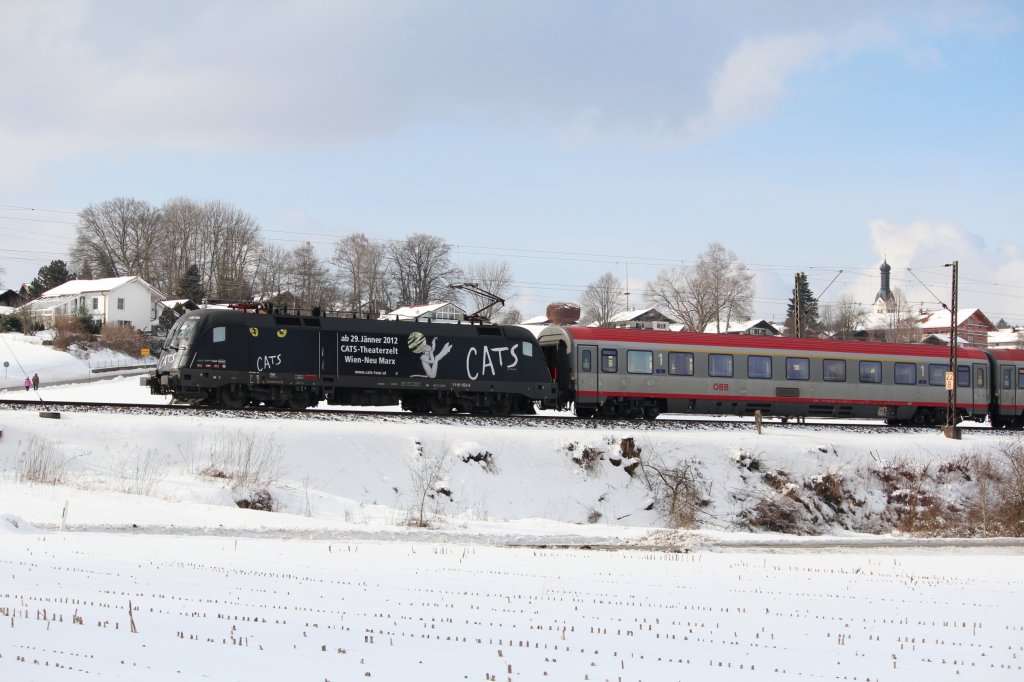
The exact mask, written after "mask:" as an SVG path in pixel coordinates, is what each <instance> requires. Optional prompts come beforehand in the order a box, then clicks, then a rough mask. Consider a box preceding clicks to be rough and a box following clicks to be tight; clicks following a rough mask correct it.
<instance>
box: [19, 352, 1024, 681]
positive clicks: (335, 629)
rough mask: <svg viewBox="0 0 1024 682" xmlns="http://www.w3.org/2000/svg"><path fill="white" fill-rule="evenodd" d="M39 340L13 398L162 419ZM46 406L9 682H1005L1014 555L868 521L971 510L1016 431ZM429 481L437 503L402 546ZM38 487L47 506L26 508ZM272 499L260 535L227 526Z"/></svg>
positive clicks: (1018, 573) (125, 380) (30, 437)
mask: <svg viewBox="0 0 1024 682" xmlns="http://www.w3.org/2000/svg"><path fill="white" fill-rule="evenodd" d="M41 341H42V339H41V338H40V337H24V336H21V335H20V334H2V335H0V349H2V351H0V354H2V355H3V357H5V358H17V361H18V362H17V369H19V370H20V369H21V368H25V369H32V370H34V369H38V370H39V372H40V374H41V375H42V377H43V384H42V386H41V387H40V389H39V391H38V394H35V393H32V394H29V395H31V396H33V397H32V398H30V399H31V400H35V396H36V395H38V397H41V398H44V399H45V400H47V401H62V400H75V401H117V402H120V403H147V402H163V401H166V400H167V398H166V397H154V396H152V395H150V394H149V392H148V390H147V389H146V388H144V387H142V386H140V385H139V381H138V377H137V376H120V377H111V375H110V374H104V375H100V376H101V378H100V380H98V381H93V382H88V383H87V382H86V381H85V379H86V378H87V377H88V369H87V367H86V366H85V364H84V363H82V362H80V361H78V360H77V359H75V358H74V357H72V356H71V355H69V354H67V353H61V352H58V351H55V350H53V348H52V347H51V346H44V345H42V343H41ZM10 369H11V374H12V377H11V378H12V379H14V378H15V377H14V376H13V375H14V374H16V370H15V364H14V363H12V367H11V368H10ZM19 378H20V377H19ZM61 380H64V381H70V382H71V383H68V384H58V383H57V382H58V381H61ZM12 384H14V386H13V389H11V388H8V387H10V386H11V385H12ZM0 387H2V388H3V389H5V390H3V392H2V394H0V395H2V397H3V399H5V400H8V399H24V396H25V395H26V392H24V391H22V390H21V389H20V388H18V387H17V384H16V382H15V381H11V382H9V383H0ZM46 407H47V408H48V412H47V413H49V414H52V412H49V410H53V409H59V412H58V414H59V415H60V418H59V419H44V418H40V414H38V413H37V409H39V408H36V407H31V408H29V409H26V410H18V409H17V408H15V407H13V406H11V405H3V406H2V407H0V426H2V429H3V438H0V566H2V568H3V591H2V593H0V610H2V624H0V625H2V632H3V635H2V636H0V679H3V680H5V681H8V680H11V681H18V682H20V681H22V680H33V681H35V680H62V681H66V680H79V679H81V680H86V679H93V680H94V679H97V678H102V679H125V680H138V679H140V678H143V677H144V678H145V679H147V680H165V679H185V680H193V679H211V680H222V679H223V680H240V679H301V680H313V679H315V680H321V679H330V680H339V679H362V678H364V677H370V678H371V679H372V680H409V679H416V680H444V681H446V682H447V681H449V680H453V679H454V680H460V679H468V680H486V679H494V680H506V679H524V680H542V679H552V680H584V679H591V680H606V679H608V680H619V679H621V680H623V681H626V680H628V681H631V682H633V681H637V680H648V681H649V680H680V679H686V680H689V679H701V680H743V681H747V680H749V681H756V680H763V679H767V680H773V681H778V680H807V679H835V678H841V677H846V678H847V679H850V680H853V679H856V680H865V679H872V680H894V679H898V680H929V681H932V680H951V681H952V680H964V679H967V680H977V679H984V680H986V681H988V680H993V681H996V680H998V681H1003V680H1005V681H1007V682H1009V681H1011V680H1012V681H1014V682H1016V681H1018V680H1020V679H1021V669H1022V665H1024V661H1022V660H1021V659H1022V656H1021V649H1022V641H1021V617H1020V614H1021V608H1022V605H1024V577H1022V576H1024V571H1022V564H1024V553H1022V549H1021V548H1022V543H1021V539H1020V538H988V539H985V538H956V537H953V538H935V537H917V536H913V535H910V534H904V533H896V532H893V531H892V529H891V526H889V525H888V523H889V520H888V519H885V518H884V514H883V512H889V513H891V512H892V510H893V508H899V506H900V505H901V501H903V502H906V501H907V500H910V502H908V503H907V504H913V501H914V500H922V499H931V500H941V504H947V505H950V506H951V507H959V508H961V509H963V508H965V507H966V506H967V505H971V506H973V505H974V504H977V503H978V498H977V495H978V494H979V491H978V487H977V483H976V481H977V480H979V477H972V476H970V475H969V474H970V473H972V467H974V466H975V465H974V464H973V463H972V462H974V461H977V459H976V458H986V457H988V458H994V461H995V462H996V463H997V462H998V461H1000V457H1001V453H1002V452H1005V451H1006V449H1007V448H1012V447H1014V444H1015V443H1016V447H1018V448H1019V447H1020V440H1019V436H1014V435H1012V434H1011V433H1009V432H1005V431H1000V432H992V431H991V430H989V429H981V428H978V429H965V431H964V438H963V440H951V439H948V438H943V437H942V436H941V435H939V434H938V433H937V432H936V431H935V430H924V431H916V432H912V433H908V432H906V431H904V430H892V431H884V432H880V433H879V432H876V433H871V434H868V435H865V434H864V433H860V432H850V431H837V430H819V429H817V428H815V427H814V426H811V425H807V426H791V427H789V428H782V427H779V426H778V425H777V424H773V423H768V424H766V426H765V429H764V433H763V434H760V435H759V434H757V433H756V432H755V431H754V429H753V425H748V426H749V428H746V429H737V428H731V429H714V428H707V427H706V426H702V427H700V428H693V429H666V428H658V429H650V428H646V427H645V426H644V425H643V424H642V423H640V422H637V423H635V424H631V425H629V426H628V427H624V426H623V424H621V423H618V424H617V423H613V422H602V423H596V424H595V423H587V424H583V423H580V422H578V421H577V420H570V419H564V420H555V423H554V424H552V423H551V422H545V423H543V424H540V423H538V424H536V425H531V426H526V425H520V426H515V427H509V426H508V425H507V424H491V425H488V424H487V423H486V421H484V422H479V421H478V422H477V423H474V424H464V423H461V424H460V423H455V422H444V421H441V422H439V421H438V420H437V419H424V420H410V419H401V420H398V419H394V418H392V417H389V416H370V415H352V414H348V415H347V416H346V415H343V416H337V415H335V417H334V418H332V419H327V418H326V417H325V418H323V419H305V418H304V419H296V418H294V416H295V415H290V414H287V413H285V414H280V413H277V414H275V413H268V412H260V413H258V414H257V415H254V416H255V417H256V418H244V417H243V416H241V415H235V416H225V415H223V414H216V413H210V412H208V411H204V412H202V413H195V414H191V413H190V414H159V415H157V414H148V415H141V414H134V415H133V414H127V413H125V412H123V411H122V412H119V413H117V414H113V413H109V412H83V411H80V410H73V409H70V408H66V407H59V408H58V407H57V406H54V405H52V404H49V405H47V406H46ZM321 416H324V415H321ZM661 425H662V427H664V426H665V424H664V423H663V420H662V423H661ZM153 434H159V437H158V438H154V437H153ZM624 437H635V444H636V446H637V447H638V448H640V449H641V450H642V457H644V458H646V460H647V461H648V462H657V461H662V462H664V463H666V464H667V465H669V466H671V465H673V464H675V463H678V462H683V461H685V462H691V463H692V464H693V466H694V469H695V470H696V471H697V472H699V474H700V475H701V476H702V477H703V480H705V481H706V482H708V483H709V484H710V485H709V486H708V487H707V488H706V491H707V493H706V494H707V498H708V504H707V505H706V506H703V507H702V515H701V523H700V527H699V528H697V529H695V530H690V531H676V530H669V529H666V528H665V519H664V516H663V515H662V514H660V513H659V512H658V511H657V510H651V509H650V507H651V501H652V496H651V493H650V491H649V490H648V489H647V487H646V486H645V485H643V483H642V481H641V477H639V476H637V477H631V476H630V475H629V474H628V473H627V472H626V471H625V467H624V466H623V464H624V463H623V462H621V461H619V460H617V459H616V458H615V457H614V455H615V454H616V453H617V451H618V444H619V443H620V441H621V439H622V438H624ZM584 448H590V449H592V450H600V451H601V452H602V453H604V454H603V456H602V458H601V459H599V460H596V461H595V462H594V466H593V467H590V468H584V467H582V466H580V465H579V464H577V463H576V462H574V460H573V459H572V458H573V456H574V455H578V454H579V453H580V452H582V450H583V449H584ZM420 453H422V454H420ZM481 453H490V454H491V455H492V457H491V459H490V460H483V461H476V460H474V459H472V458H471V457H469V456H470V455H479V454H481ZM438 456H444V457H446V458H447V464H446V465H445V466H443V467H441V471H442V475H443V479H442V481H441V482H442V483H443V487H444V488H445V489H447V490H448V491H449V493H450V494H449V495H443V494H440V493H437V494H435V496H434V498H433V499H432V500H431V501H430V502H429V503H428V505H429V506H428V507H427V514H426V518H427V520H428V521H429V522H430V527H429V528H427V529H423V528H414V527H410V526H409V525H406V523H405V522H404V521H405V519H406V518H407V514H408V513H410V512H413V513H415V509H416V501H417V499H422V498H419V497H418V491H422V490H423V488H422V487H420V486H418V484H417V482H416V481H417V475H416V473H417V472H418V471H421V469H419V468H418V467H419V466H420V465H419V464H418V463H419V462H421V461H424V460H425V459H426V458H433V457H438ZM30 461H31V462H39V463H44V462H45V463H49V464H51V465H52V467H51V469H50V470H51V471H54V472H56V471H61V472H62V475H61V482H60V483H58V484H53V485H51V484H44V483H33V482H26V481H23V480H20V479H19V472H22V471H25V463H26V462H30ZM243 461H247V462H252V463H254V465H253V466H251V467H250V468H249V469H248V471H250V473H251V475H250V476H249V477H250V478H251V479H253V480H254V482H253V483H252V484H249V485H247V484H243V483H241V482H240V481H239V480H238V478H239V477H238V475H237V473H238V472H239V471H241V470H242V466H243V465H242V464H241V463H242V462H243ZM488 461H489V464H488V463H487V462H488ZM263 462H266V466H260V463H263ZM755 462H756V465H755ZM894 471H902V472H908V473H909V475H910V476H911V477H913V478H912V480H910V481H909V482H908V483H907V484H906V485H907V487H899V488H897V489H896V490H893V489H892V488H895V487H896V486H898V485H901V483H902V481H903V480H905V479H904V478H903V477H901V476H894V475H893V472H894ZM211 472H224V474H225V476H220V475H216V474H215V473H211ZM768 474H774V476H775V478H770V477H769V476H768ZM823 476H830V477H832V478H831V480H832V481H833V484H834V482H835V481H841V482H842V485H841V490H842V493H841V496H842V498H843V500H844V503H843V505H842V507H843V509H844V510H845V513H844V515H843V518H845V520H846V521H845V522H846V524H847V525H846V527H843V526H842V525H841V524H840V523H837V522H835V521H831V522H830V520H829V519H830V518H833V519H835V518H836V517H829V509H830V508H829V507H828V506H827V504H826V503H825V502H823V500H828V499H832V500H833V502H831V504H835V501H834V498H830V497H829V495H830V494H833V495H834V494H835V493H834V488H833V487H826V488H825V490H824V492H821V490H822V486H821V483H822V480H823ZM780 479H781V480H788V481H789V482H788V483H786V484H785V486H784V487H782V489H781V490H779V489H778V488H773V487H772V485H773V482H774V485H775V486H780ZM428 480H429V479H428ZM264 486H265V488H266V490H267V491H268V492H269V493H270V494H271V497H272V499H273V500H274V503H275V505H276V506H275V511H273V512H267V511H256V510H251V509H241V508H239V507H238V506H237V504H236V500H238V499H245V498H247V497H248V496H249V495H251V493H252V490H253V489H254V488H260V487H264ZM972 486H974V487H972ZM441 487H442V486H441V485H436V486H433V488H434V489H435V490H437V489H439V488H441ZM791 497H795V498H797V499H799V500H800V501H801V502H800V503H799V504H798V503H797V502H796V501H795V500H793V499H791ZM779 499H782V500H788V501H789V503H790V505H791V507H790V509H791V510H795V511H791V513H792V514H793V516H794V517H796V518H797V519H798V521H797V523H800V524H803V523H807V524H808V526H807V527H805V529H806V530H808V532H817V533H822V534H821V535H817V536H813V537H809V536H797V535H784V534H780V533H769V532H750V531H748V530H746V527H747V526H746V525H745V524H744V523H743V521H742V520H741V517H740V515H739V514H740V512H741V510H744V509H747V510H749V509H751V508H756V507H759V506H760V505H761V504H763V503H765V502H767V501H769V500H779ZM989 499H992V498H989ZM936 504H940V503H939V502H936ZM800 505H806V514H804V512H803V511H801V510H803V509H804V507H803V506H800ZM810 517H813V518H815V519H817V521H816V522H814V523H813V524H812V523H811V522H810V521H809V520H808V519H809V518H810ZM925 518H928V517H925ZM933 518H934V517H933ZM944 518H946V517H944V516H942V515H941V513H940V514H939V517H938V521H943V520H944ZM946 523H949V522H948V521H947V522H946ZM947 527H948V526H947ZM588 547H589V548H590V549H588ZM129 602H131V608H132V611H131V614H132V616H131V618H129V615H128V614H129ZM968 624H969V625H968ZM133 625H134V626H135V630H136V631H134V632H133V630H132V626H133ZM741 666H742V668H741ZM981 671H984V672H981Z"/></svg>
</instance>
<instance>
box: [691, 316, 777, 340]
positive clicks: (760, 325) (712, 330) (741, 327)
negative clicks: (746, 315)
mask: <svg viewBox="0 0 1024 682" xmlns="http://www.w3.org/2000/svg"><path fill="white" fill-rule="evenodd" d="M704 333H705V334H750V335H751V336H779V335H781V333H782V332H781V331H780V330H779V328H778V327H776V326H775V325H774V324H772V323H771V322H769V321H768V320H765V319H763V318H761V319H756V320H743V321H742V322H737V321H732V322H730V323H729V326H728V327H726V328H723V329H721V331H719V326H718V325H717V324H716V323H714V322H712V323H711V324H709V325H708V326H707V327H705V328H704Z"/></svg>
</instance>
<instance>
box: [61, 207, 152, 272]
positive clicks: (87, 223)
mask: <svg viewBox="0 0 1024 682" xmlns="http://www.w3.org/2000/svg"><path fill="white" fill-rule="evenodd" d="M162 236H163V235H162V233H161V222H160V211H158V210H157V209H155V208H153V207H152V206H150V205H149V204H147V203H146V202H144V201H139V200H137V199H128V198H126V197H118V198H117V199H111V200H110V201H105V202H103V203H101V204H95V205H90V206H87V207H86V208H84V209H83V210H82V212H81V213H79V214H78V227H77V234H76V236H75V243H74V245H73V246H72V247H71V258H72V263H74V264H75V266H76V268H75V269H77V270H79V271H83V270H89V271H91V272H93V273H94V274H95V275H98V276H100V277H123V276H125V275H138V276H140V277H142V278H143V279H145V280H146V281H156V280H157V277H156V275H157V266H156V262H157V254H158V253H159V246H160V244H161V242H162Z"/></svg>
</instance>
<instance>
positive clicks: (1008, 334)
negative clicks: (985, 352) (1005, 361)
mask: <svg viewBox="0 0 1024 682" xmlns="http://www.w3.org/2000/svg"><path fill="white" fill-rule="evenodd" d="M988 347H989V348H1012V349H1024V327H1007V328H1006V329H997V330H995V331H994V332H989V333H988Z"/></svg>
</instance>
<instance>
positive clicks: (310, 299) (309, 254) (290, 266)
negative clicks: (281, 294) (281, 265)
mask: <svg viewBox="0 0 1024 682" xmlns="http://www.w3.org/2000/svg"><path fill="white" fill-rule="evenodd" d="M284 284H285V287H286V288H287V289H288V291H290V292H291V294H292V296H294V297H295V305H296V306H298V307H299V308H300V309H302V310H312V309H313V308H320V309H321V310H324V309H327V308H330V307H333V306H334V303H335V299H336V297H337V288H336V287H335V284H334V277H333V276H332V275H331V271H330V269H329V268H328V267H327V265H326V264H325V263H324V262H323V261H321V260H320V257H319V256H318V255H317V253H316V249H315V248H313V245H312V244H311V243H309V242H306V243H304V244H301V245H299V246H297V247H295V249H294V250H292V252H291V253H289V254H288V257H287V259H286V260H285V276H284Z"/></svg>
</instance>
